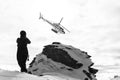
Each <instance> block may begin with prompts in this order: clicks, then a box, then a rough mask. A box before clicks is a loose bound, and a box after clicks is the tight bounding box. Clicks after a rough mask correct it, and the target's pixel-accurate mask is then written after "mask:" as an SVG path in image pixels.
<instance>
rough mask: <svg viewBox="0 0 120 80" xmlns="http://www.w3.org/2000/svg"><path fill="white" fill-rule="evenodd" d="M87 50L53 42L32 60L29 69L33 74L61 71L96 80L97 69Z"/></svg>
mask: <svg viewBox="0 0 120 80" xmlns="http://www.w3.org/2000/svg"><path fill="white" fill-rule="evenodd" d="M90 57H91V56H90V55H88V54H87V52H85V51H81V50H80V49H77V48H74V47H72V46H69V45H64V44H61V43H59V42H53V43H52V44H50V45H46V46H44V49H43V51H42V53H40V54H38V55H37V56H36V57H35V58H34V60H33V61H32V62H31V64H30V66H29V68H28V71H29V73H31V74H35V75H42V74H44V73H52V72H55V73H60V74H63V75H66V76H69V77H74V78H77V79H80V80H96V78H95V74H96V73H97V72H98V70H97V69H94V68H92V66H93V65H94V63H93V62H92V61H91V59H90Z"/></svg>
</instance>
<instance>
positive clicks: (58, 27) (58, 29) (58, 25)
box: [42, 18, 65, 34]
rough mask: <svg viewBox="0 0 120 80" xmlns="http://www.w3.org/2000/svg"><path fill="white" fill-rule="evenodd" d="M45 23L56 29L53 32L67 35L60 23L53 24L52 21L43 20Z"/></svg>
mask: <svg viewBox="0 0 120 80" xmlns="http://www.w3.org/2000/svg"><path fill="white" fill-rule="evenodd" d="M42 19H43V20H44V21H45V22H47V23H49V24H50V25H52V26H53V27H54V29H51V30H52V31H53V32H55V33H62V34H65V31H64V29H63V28H62V27H61V26H60V24H59V23H51V22H50V21H48V20H46V19H44V18H42Z"/></svg>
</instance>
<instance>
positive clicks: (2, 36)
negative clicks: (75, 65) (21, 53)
mask: <svg viewBox="0 0 120 80" xmlns="http://www.w3.org/2000/svg"><path fill="white" fill-rule="evenodd" d="M40 13H41V14H42V15H43V17H44V18H45V19H48V20H49V21H51V22H55V23H58V22H59V21H60V19H61V18H62V17H63V20H62V22H61V24H62V25H63V26H64V27H66V28H67V29H68V30H69V31H70V33H66V34H55V33H54V32H52V31H51V29H52V28H53V27H52V26H51V25H49V24H48V23H46V22H44V21H43V20H39V19H38V18H39V14H40ZM119 22H120V1H119V0H0V66H1V67H3V68H4V67H5V68H13V66H14V68H15V69H17V68H18V65H17V61H16V51H17V44H16V39H17V38H18V37H19V32H20V31H21V30H25V31H26V32H27V37H28V38H29V39H30V40H31V42H32V43H31V44H30V45H28V49H29V55H30V60H32V59H33V57H35V55H36V54H38V53H41V51H42V49H43V46H44V45H47V44H51V43H52V42H54V41H58V42H61V43H63V44H67V45H72V46H74V47H76V48H79V49H81V50H83V51H86V52H88V54H89V55H91V56H92V61H93V62H95V65H117V66H118V65H120V54H119V53H120V36H119V34H120V27H119V26H120V23H119ZM28 63H29V62H28ZM11 65H13V66H11Z"/></svg>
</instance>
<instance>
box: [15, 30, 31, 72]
mask: <svg viewBox="0 0 120 80" xmlns="http://www.w3.org/2000/svg"><path fill="white" fill-rule="evenodd" d="M16 42H17V62H18V65H19V66H20V68H21V72H27V69H26V61H27V60H29V54H28V49H27V44H30V43H31V41H30V40H29V39H28V38H27V37H26V32H25V31H24V30H22V31H21V32H20V38H17V41H16Z"/></svg>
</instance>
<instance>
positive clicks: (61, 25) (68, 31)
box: [61, 25, 70, 32]
mask: <svg viewBox="0 0 120 80" xmlns="http://www.w3.org/2000/svg"><path fill="white" fill-rule="evenodd" d="M61 27H62V28H64V29H65V30H66V31H68V32H70V31H69V30H68V29H67V28H65V27H64V26H62V25H61Z"/></svg>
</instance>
